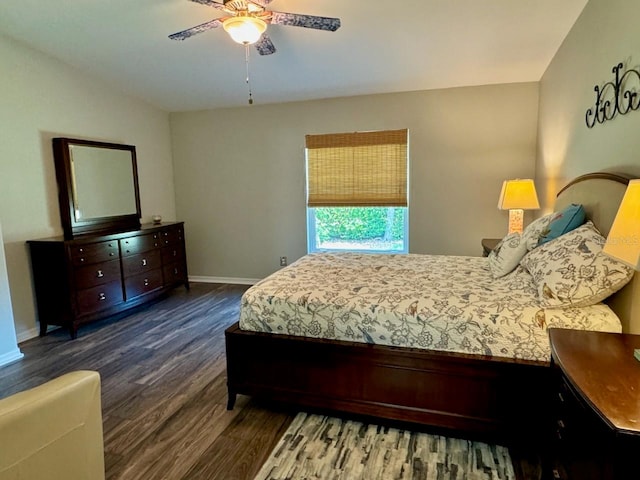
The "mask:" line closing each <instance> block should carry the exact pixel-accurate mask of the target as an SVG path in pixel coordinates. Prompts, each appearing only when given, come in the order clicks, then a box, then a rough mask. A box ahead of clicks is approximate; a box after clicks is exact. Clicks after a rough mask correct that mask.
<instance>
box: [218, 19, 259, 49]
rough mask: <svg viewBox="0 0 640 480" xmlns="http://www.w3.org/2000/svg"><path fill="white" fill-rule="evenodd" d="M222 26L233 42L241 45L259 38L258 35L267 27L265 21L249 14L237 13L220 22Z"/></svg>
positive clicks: (248, 43) (254, 41) (252, 42)
mask: <svg viewBox="0 0 640 480" xmlns="http://www.w3.org/2000/svg"><path fill="white" fill-rule="evenodd" d="M222 28H224V30H225V32H227V33H228V34H229V35H230V36H231V38H232V39H233V41H234V42H237V43H240V44H242V45H251V44H254V43H256V42H257V41H258V40H260V37H261V36H262V34H263V33H264V32H265V30H266V29H267V22H265V21H264V20H262V19H261V18H257V17H252V16H249V15H239V16H237V17H230V18H227V19H226V20H225V21H224V22H222Z"/></svg>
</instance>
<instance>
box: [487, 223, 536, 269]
mask: <svg viewBox="0 0 640 480" xmlns="http://www.w3.org/2000/svg"><path fill="white" fill-rule="evenodd" d="M525 253H527V244H526V243H525V242H523V241H522V238H521V237H520V234H519V233H518V232H514V233H510V234H509V235H507V236H506V237H504V238H503V239H502V240H501V241H500V243H498V245H496V246H495V248H494V249H493V250H491V253H490V254H489V269H490V270H491V274H492V275H493V277H494V278H499V277H502V276H504V275H506V274H507V273H510V272H512V271H513V269H514V268H516V267H517V266H518V263H520V260H522V257H524V255H525Z"/></svg>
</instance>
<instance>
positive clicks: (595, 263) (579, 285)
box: [520, 221, 633, 308]
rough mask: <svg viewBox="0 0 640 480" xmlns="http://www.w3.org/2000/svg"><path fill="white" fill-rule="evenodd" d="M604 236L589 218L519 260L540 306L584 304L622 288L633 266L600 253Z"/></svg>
mask: <svg viewBox="0 0 640 480" xmlns="http://www.w3.org/2000/svg"><path fill="white" fill-rule="evenodd" d="M604 243H605V238H604V237H603V236H602V235H600V232H598V230H597V229H596V228H595V226H594V225H593V223H592V222H591V221H588V222H587V223H585V224H584V225H582V226H581V227H578V228H576V229H575V230H572V231H571V232H569V233H566V234H564V235H562V236H561V237H558V238H556V239H555V240H553V241H550V242H547V243H545V244H543V245H541V246H539V247H538V248H535V249H533V250H531V251H530V252H529V253H527V254H526V255H525V256H524V258H523V259H522V260H521V262H520V264H521V265H522V266H523V267H524V268H526V269H527V270H528V271H529V273H530V274H531V276H532V277H533V281H534V283H535V285H536V288H537V290H538V300H539V302H540V305H542V306H543V307H549V308H553V307H568V306H572V307H586V306H588V305H594V304H596V303H598V302H601V301H602V300H604V299H605V298H607V297H608V296H609V295H611V294H613V293H615V292H617V291H618V290H620V289H621V288H622V287H624V286H625V285H626V284H627V283H628V282H629V280H631V277H632V276H633V269H632V268H630V267H628V266H626V265H625V264H624V263H622V262H620V261H618V260H615V259H614V258H611V257H609V256H608V255H606V254H604V253H602V248H603V246H604Z"/></svg>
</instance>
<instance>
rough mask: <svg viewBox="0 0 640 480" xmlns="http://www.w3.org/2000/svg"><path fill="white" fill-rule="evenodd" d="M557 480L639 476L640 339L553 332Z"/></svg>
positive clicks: (600, 479) (594, 333)
mask: <svg viewBox="0 0 640 480" xmlns="http://www.w3.org/2000/svg"><path fill="white" fill-rule="evenodd" d="M549 338H550V341H551V351H552V367H553V368H554V370H555V376H556V391H555V396H554V400H553V402H554V403H555V409H554V410H555V413H556V415H555V418H554V426H553V429H554V431H555V433H556V435H555V439H554V441H553V444H552V452H551V458H552V463H554V465H552V472H553V477H552V478H561V479H576V480H589V479H594V480H595V479H598V480H605V479H620V480H623V479H624V480H628V479H631V478H639V477H640V473H639V472H638V468H639V467H638V461H637V459H636V457H635V456H636V455H637V454H638V453H637V452H639V451H640V362H639V361H638V360H636V359H635V358H634V356H633V351H634V349H636V348H640V335H627V334H615V333H602V332H590V331H583V330H563V329H556V328H553V329H550V330H549Z"/></svg>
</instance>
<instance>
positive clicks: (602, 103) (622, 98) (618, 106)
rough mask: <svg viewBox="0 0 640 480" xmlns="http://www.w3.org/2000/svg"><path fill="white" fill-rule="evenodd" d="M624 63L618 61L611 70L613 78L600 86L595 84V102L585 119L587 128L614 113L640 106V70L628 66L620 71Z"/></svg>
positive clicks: (625, 111) (610, 117)
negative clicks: (623, 70)
mask: <svg viewBox="0 0 640 480" xmlns="http://www.w3.org/2000/svg"><path fill="white" fill-rule="evenodd" d="M623 68H624V65H623V64H622V63H619V64H618V65H616V66H615V67H613V70H611V72H612V73H613V74H614V75H615V79H614V80H612V81H610V82H607V83H605V84H604V85H602V87H600V86H598V85H596V86H595V87H594V89H593V90H594V91H595V92H596V104H595V106H594V107H592V108H589V109H588V110H587V113H586V117H585V120H586V122H587V127H588V128H593V127H594V126H595V124H596V123H604V122H606V121H607V120H611V119H613V117H615V116H616V114H618V113H619V114H620V115H626V114H627V113H629V112H631V111H633V110H638V108H640V98H639V97H638V90H639V89H640V71H638V70H634V69H633V68H630V69H629V70H626V71H625V72H624V73H621V71H622V69H623Z"/></svg>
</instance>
